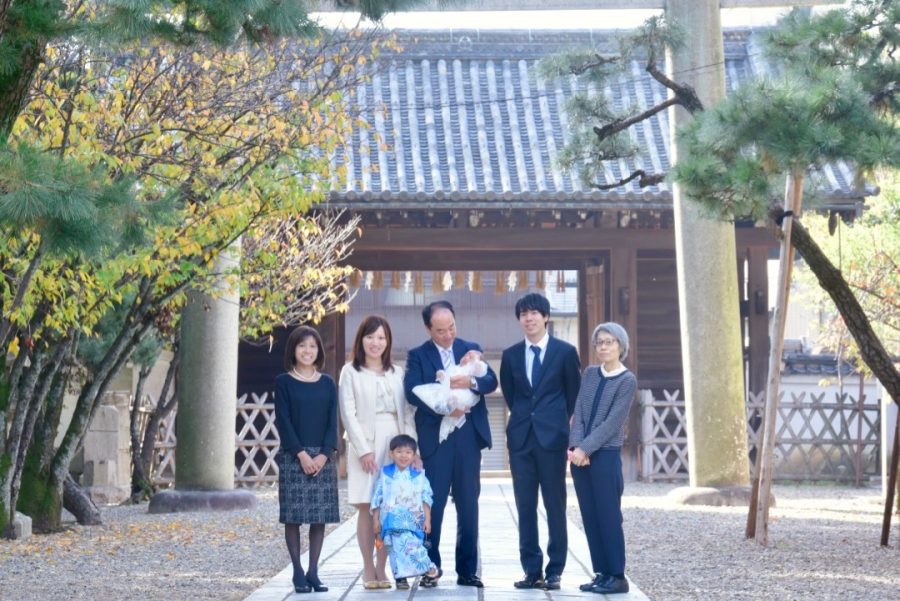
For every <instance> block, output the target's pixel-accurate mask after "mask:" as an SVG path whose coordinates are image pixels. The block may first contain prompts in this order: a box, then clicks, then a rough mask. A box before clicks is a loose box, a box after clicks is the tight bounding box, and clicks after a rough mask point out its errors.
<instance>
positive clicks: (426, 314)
mask: <svg viewBox="0 0 900 601" xmlns="http://www.w3.org/2000/svg"><path fill="white" fill-rule="evenodd" d="M437 309H447V310H448V311H450V313H451V314H452V315H453V317H456V311H454V310H453V305H451V304H450V301H445V300H437V301H434V302H433V303H428V304H427V305H425V308H424V309H422V321H424V322H425V327H426V328H431V316H432V315H433V314H434V312H435V310H437Z"/></svg>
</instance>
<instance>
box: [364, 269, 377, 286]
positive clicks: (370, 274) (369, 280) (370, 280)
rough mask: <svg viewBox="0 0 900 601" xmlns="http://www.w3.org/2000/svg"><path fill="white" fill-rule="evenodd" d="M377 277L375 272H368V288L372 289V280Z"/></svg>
mask: <svg viewBox="0 0 900 601" xmlns="http://www.w3.org/2000/svg"><path fill="white" fill-rule="evenodd" d="M374 279H375V276H374V274H373V273H372V272H371V271H367V272H366V290H371V289H372V281H373V280H374Z"/></svg>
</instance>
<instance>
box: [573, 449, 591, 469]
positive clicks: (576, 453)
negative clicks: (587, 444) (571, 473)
mask: <svg viewBox="0 0 900 601" xmlns="http://www.w3.org/2000/svg"><path fill="white" fill-rule="evenodd" d="M569 461H570V462H571V464H572V465H574V466H576V467H585V466H588V465H590V464H591V458H590V457H589V456H588V454H587V453H585V452H584V450H583V449H582V448H581V447H575V448H574V449H572V450H571V451H569Z"/></svg>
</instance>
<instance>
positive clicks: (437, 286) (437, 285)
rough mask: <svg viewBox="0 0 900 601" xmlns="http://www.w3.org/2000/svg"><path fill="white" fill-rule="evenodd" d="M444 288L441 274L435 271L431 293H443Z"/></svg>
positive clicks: (432, 275)
mask: <svg viewBox="0 0 900 601" xmlns="http://www.w3.org/2000/svg"><path fill="white" fill-rule="evenodd" d="M443 289H444V286H443V283H442V282H441V272H440V271H433V272H431V291H432V292H441V291H443Z"/></svg>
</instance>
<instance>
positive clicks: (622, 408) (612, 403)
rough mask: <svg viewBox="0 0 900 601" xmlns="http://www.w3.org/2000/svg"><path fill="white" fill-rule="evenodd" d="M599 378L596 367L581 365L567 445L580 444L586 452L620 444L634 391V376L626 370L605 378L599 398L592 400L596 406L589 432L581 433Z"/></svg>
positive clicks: (589, 416)
mask: <svg viewBox="0 0 900 601" xmlns="http://www.w3.org/2000/svg"><path fill="white" fill-rule="evenodd" d="M602 380H603V376H602V374H601V373H600V366H598V365H590V366H588V367H587V368H585V370H584V373H583V374H582V377H581V388H580V389H579V390H578V397H577V398H576V399H575V413H574V414H573V419H572V429H571V431H570V433H569V447H571V448H574V447H581V449H582V450H583V451H584V452H585V453H587V454H588V455H592V454H593V453H594V452H596V451H598V450H600V449H615V448H621V447H622V443H623V442H624V440H625V420H626V419H627V418H628V411H629V409H630V408H631V403H632V401H633V400H634V394H635V391H636V390H637V379H636V378H635V377H634V374H633V373H632V372H631V371H629V370H625V371H624V372H622V373H620V374H617V375H615V376H612V377H609V378H606V384H605V385H604V387H603V392H602V393H601V394H600V398H599V399H596V402H598V403H600V405H599V406H598V407H597V412H596V415H595V416H594V423H593V425H592V426H591V429H590V431H589V432H585V430H586V428H587V425H588V421H589V420H590V418H591V410H592V409H593V406H594V402H595V397H596V396H597V389H598V388H599V387H600V382H601V381H602Z"/></svg>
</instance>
